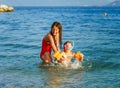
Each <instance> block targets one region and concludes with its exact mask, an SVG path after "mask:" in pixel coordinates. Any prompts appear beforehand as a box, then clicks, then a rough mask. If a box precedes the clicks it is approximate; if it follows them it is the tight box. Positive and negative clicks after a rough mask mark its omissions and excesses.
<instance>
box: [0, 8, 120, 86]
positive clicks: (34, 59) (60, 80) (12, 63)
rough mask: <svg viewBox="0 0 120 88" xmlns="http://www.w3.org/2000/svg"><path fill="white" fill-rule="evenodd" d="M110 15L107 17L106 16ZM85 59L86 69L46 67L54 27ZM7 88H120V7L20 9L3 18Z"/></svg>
mask: <svg viewBox="0 0 120 88" xmlns="http://www.w3.org/2000/svg"><path fill="white" fill-rule="evenodd" d="M104 13H107V15H106V16H104ZM54 21H59V22H61V24H62V27H63V36H62V40H63V43H64V42H65V41H67V40H72V41H74V43H75V46H74V48H73V52H77V51H81V52H82V53H83V54H84V61H83V62H82V63H81V64H82V67H80V68H78V69H64V68H59V67H58V66H55V65H42V61H41V60H40V58H39V53H40V50H41V41H42V38H43V37H44V35H45V34H46V33H48V32H49V31H50V27H51V24H52V23H53V22H54ZM0 87H1V88H120V7H15V10H14V12H7V13H0Z"/></svg>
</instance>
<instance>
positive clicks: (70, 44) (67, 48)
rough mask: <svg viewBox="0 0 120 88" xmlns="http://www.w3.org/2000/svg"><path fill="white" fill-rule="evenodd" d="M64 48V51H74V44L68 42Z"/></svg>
mask: <svg viewBox="0 0 120 88" xmlns="http://www.w3.org/2000/svg"><path fill="white" fill-rule="evenodd" d="M63 48H64V51H67V50H72V48H73V43H72V42H71V41H66V42H65V43H64V46H63Z"/></svg>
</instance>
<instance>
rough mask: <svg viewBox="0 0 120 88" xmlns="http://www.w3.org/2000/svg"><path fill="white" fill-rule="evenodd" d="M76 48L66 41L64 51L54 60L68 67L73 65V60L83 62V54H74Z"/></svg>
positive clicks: (55, 56)
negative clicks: (73, 50)
mask: <svg viewBox="0 0 120 88" xmlns="http://www.w3.org/2000/svg"><path fill="white" fill-rule="evenodd" d="M73 47H74V43H73V42H71V41H66V42H65V43H64V46H63V49H64V50H63V51H62V52H60V53H58V54H56V55H55V54H54V58H56V59H57V61H58V62H60V63H61V64H62V65H63V66H65V67H68V66H70V65H71V59H72V58H76V59H78V60H79V61H82V60H83V54H82V53H80V52H77V53H74V52H72V49H73Z"/></svg>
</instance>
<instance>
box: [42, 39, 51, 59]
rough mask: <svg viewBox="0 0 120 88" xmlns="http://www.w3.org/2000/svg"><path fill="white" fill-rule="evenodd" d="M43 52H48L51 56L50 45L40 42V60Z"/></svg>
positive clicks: (43, 41)
mask: <svg viewBox="0 0 120 88" xmlns="http://www.w3.org/2000/svg"><path fill="white" fill-rule="evenodd" d="M45 52H49V53H50V54H51V45H50V44H49V43H48V42H47V41H46V40H45V39H43V40H42V50H41V53H40V58H41V57H42V55H44V54H45Z"/></svg>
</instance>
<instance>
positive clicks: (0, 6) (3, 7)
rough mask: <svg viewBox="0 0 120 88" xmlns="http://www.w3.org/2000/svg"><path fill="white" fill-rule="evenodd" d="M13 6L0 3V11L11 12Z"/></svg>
mask: <svg viewBox="0 0 120 88" xmlns="http://www.w3.org/2000/svg"><path fill="white" fill-rule="evenodd" d="M13 11H14V8H13V7H11V6H7V5H3V4H0V12H13Z"/></svg>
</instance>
